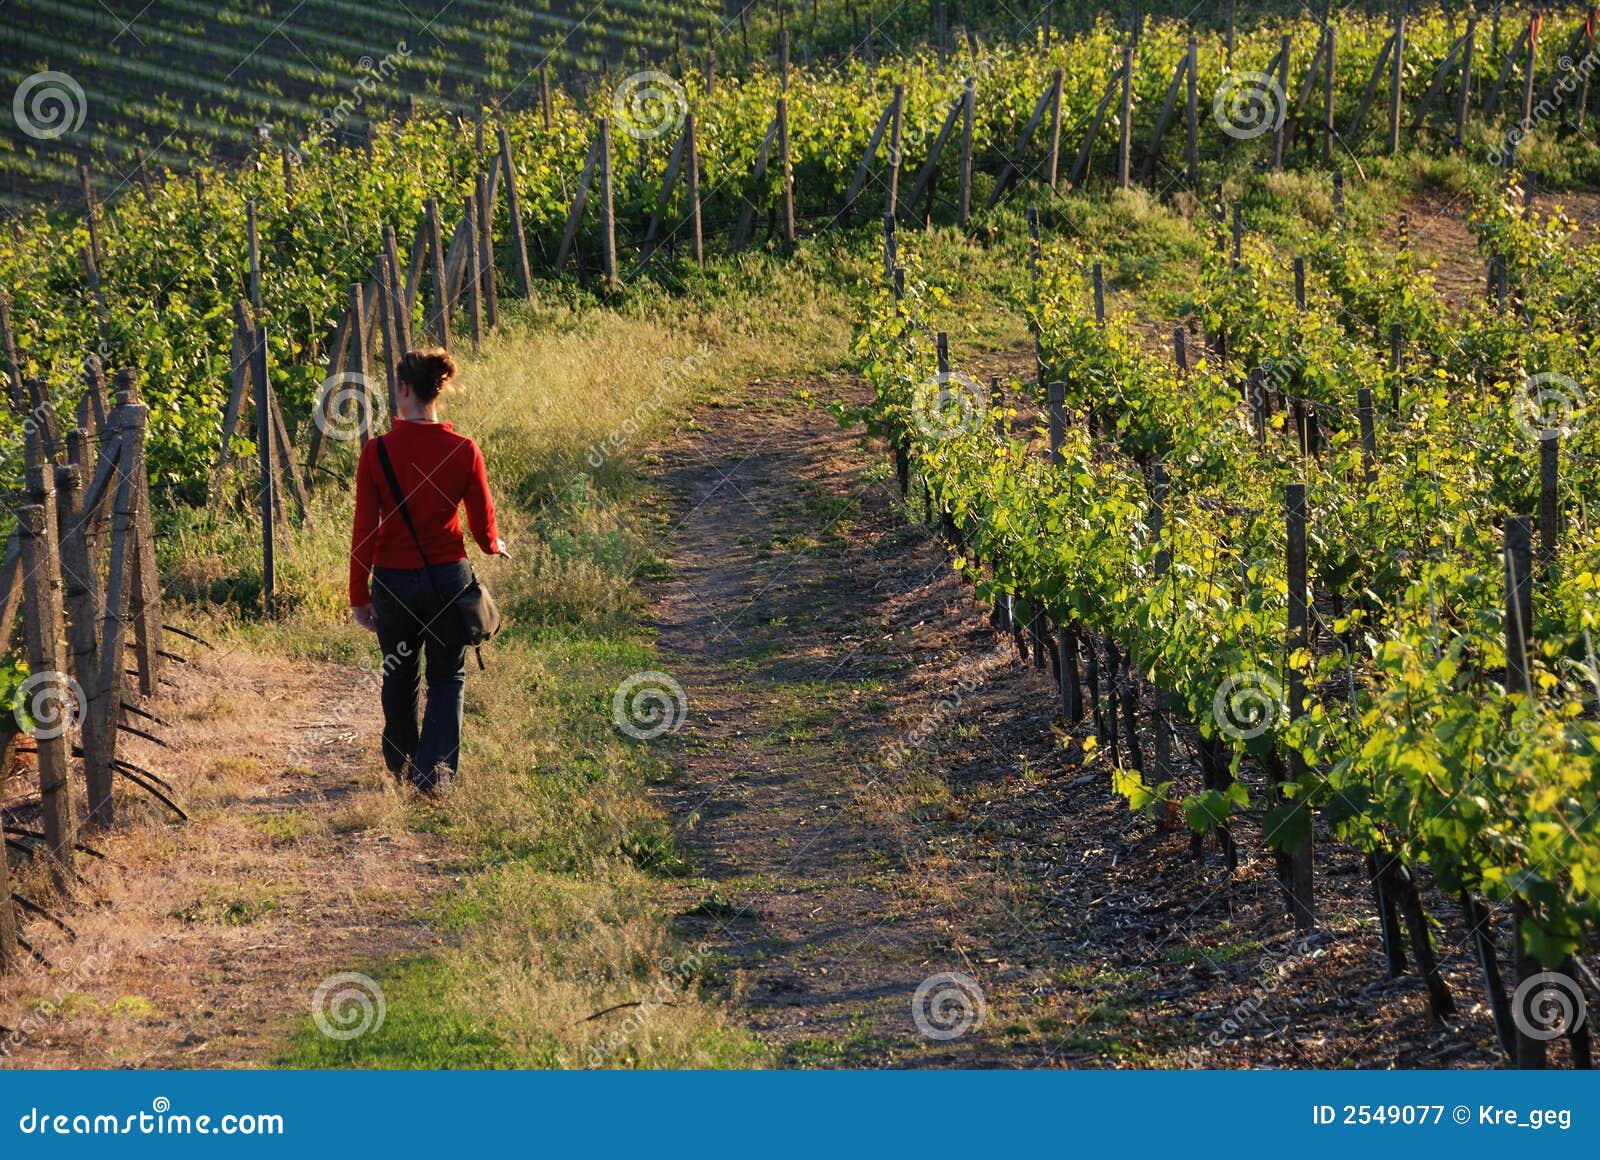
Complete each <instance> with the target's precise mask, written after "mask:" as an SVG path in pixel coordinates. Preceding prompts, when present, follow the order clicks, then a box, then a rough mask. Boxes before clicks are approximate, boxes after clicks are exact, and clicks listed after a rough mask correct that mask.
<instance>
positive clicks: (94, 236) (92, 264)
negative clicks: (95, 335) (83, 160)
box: [12, 165, 111, 349]
mask: <svg viewBox="0 0 1600 1160" xmlns="http://www.w3.org/2000/svg"><path fill="white" fill-rule="evenodd" d="M78 177H79V179H80V180H81V181H82V183H83V215H84V220H85V223H86V224H87V225H88V227H89V245H88V248H87V249H85V250H84V252H83V266H84V272H85V274H86V275H87V277H88V281H89V293H90V295H91V296H92V297H93V298H94V303H95V314H96V315H97V317H98V318H99V321H100V341H101V343H103V344H104V345H105V346H106V347H107V348H108V349H109V348H110V346H111V311H110V309H109V308H108V307H107V306H106V296H105V291H104V290H103V289H102V288H101V286H100V267H101V266H102V265H103V264H104V262H105V254H104V252H103V251H102V250H101V249H100V222H99V205H98V203H97V202H96V199H95V196H94V183H93V182H92V181H90V180H89V167H88V166H87V165H79V166H78ZM12 220H13V221H14V220H15V219H12Z"/></svg>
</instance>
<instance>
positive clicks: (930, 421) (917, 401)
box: [911, 371, 989, 442]
mask: <svg viewBox="0 0 1600 1160" xmlns="http://www.w3.org/2000/svg"><path fill="white" fill-rule="evenodd" d="M988 413H989V398H988V395H987V394H986V393H985V392H984V389H983V387H982V386H981V385H980V384H979V383H978V381H977V380H976V379H974V378H973V377H972V376H971V375H964V374H962V373H961V372H960V371H941V372H939V373H938V374H936V375H934V376H933V377H932V378H930V379H928V380H927V381H926V382H924V383H921V384H920V385H919V386H918V387H917V389H916V391H915V393H914V394H913V395H912V397H911V421H912V423H913V424H914V425H915V426H916V428H917V430H918V431H919V432H921V433H922V435H923V436H924V437H925V438H927V439H932V440H934V441H936V442H943V441H944V440H946V439H954V438H955V437H956V436H958V435H971V434H972V433H973V432H975V431H977V430H978V428H980V427H982V426H983V421H984V417H985V416H986V415H987V414H988Z"/></svg>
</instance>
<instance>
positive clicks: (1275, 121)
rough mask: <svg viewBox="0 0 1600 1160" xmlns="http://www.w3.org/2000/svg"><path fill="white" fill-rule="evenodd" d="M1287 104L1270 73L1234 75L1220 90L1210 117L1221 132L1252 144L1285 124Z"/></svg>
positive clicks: (1213, 103) (1228, 78)
mask: <svg viewBox="0 0 1600 1160" xmlns="http://www.w3.org/2000/svg"><path fill="white" fill-rule="evenodd" d="M1287 108H1288V102H1287V101H1286V100H1285V99H1284V95H1283V87H1282V86H1281V85H1279V84H1278V79H1277V78H1276V77H1274V76H1272V75H1271V74H1269V73H1259V72H1244V73H1234V74H1233V75H1232V76H1230V77H1226V78H1224V79H1223V82H1222V83H1221V84H1220V85H1218V86H1217V96H1216V100H1214V101H1213V102H1212V104H1211V115H1212V117H1213V118H1215V120H1216V122H1217V124H1218V125H1219V126H1220V127H1221V129H1222V131H1223V132H1224V133H1226V134H1227V135H1228V136H1230V137H1234V138H1237V139H1238V140H1240V141H1250V140H1252V139H1254V138H1256V137H1259V136H1261V135H1262V134H1263V133H1270V132H1272V131H1273V130H1274V129H1276V128H1277V127H1278V126H1279V125H1281V124H1283V117H1284V113H1285V112H1286V111H1287Z"/></svg>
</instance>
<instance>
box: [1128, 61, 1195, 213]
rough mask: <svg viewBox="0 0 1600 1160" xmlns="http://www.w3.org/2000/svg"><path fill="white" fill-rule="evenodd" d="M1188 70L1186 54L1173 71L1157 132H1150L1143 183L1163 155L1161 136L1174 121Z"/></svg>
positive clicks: (1142, 176)
mask: <svg viewBox="0 0 1600 1160" xmlns="http://www.w3.org/2000/svg"><path fill="white" fill-rule="evenodd" d="M1188 70H1189V58H1188V57H1187V56H1185V57H1184V58H1183V59H1182V60H1180V61H1179V62H1178V67H1177V68H1175V69H1174V70H1173V71H1172V81H1171V83H1169V84H1168V85H1167V95H1166V97H1165V98H1164V99H1163V100H1162V102H1161V115H1160V116H1159V117H1157V118H1156V128H1155V132H1154V133H1152V134H1150V147H1149V148H1148V149H1147V150H1146V151H1145V155H1144V164H1142V165H1140V166H1139V183H1140V184H1141V185H1142V184H1144V183H1146V182H1148V181H1149V180H1150V175H1151V174H1152V173H1153V172H1154V171H1155V165H1156V159H1157V158H1158V157H1159V156H1160V155H1161V138H1162V137H1163V136H1165V135H1166V132H1167V125H1168V124H1169V123H1170V122H1171V121H1172V110H1173V109H1174V108H1175V107H1176V105H1177V103H1178V87H1179V86H1180V85H1182V84H1183V80H1184V75H1185V74H1186V73H1187V72H1188Z"/></svg>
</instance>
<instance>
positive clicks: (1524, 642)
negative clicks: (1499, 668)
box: [1505, 516, 1533, 697]
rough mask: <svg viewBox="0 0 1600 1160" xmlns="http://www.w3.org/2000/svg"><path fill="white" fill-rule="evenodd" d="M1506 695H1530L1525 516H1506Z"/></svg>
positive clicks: (1529, 529) (1528, 528)
mask: <svg viewBox="0 0 1600 1160" xmlns="http://www.w3.org/2000/svg"><path fill="white" fill-rule="evenodd" d="M1505 557H1506V559H1505V570H1506V693H1507V694H1508V695H1515V694H1517V693H1523V694H1525V695H1527V696H1529V697H1532V696H1533V679H1532V673H1531V660H1530V657H1531V650H1532V636H1533V567H1532V565H1533V526H1532V521H1531V520H1529V519H1528V517H1527V516H1507V517H1506V522H1505Z"/></svg>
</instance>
